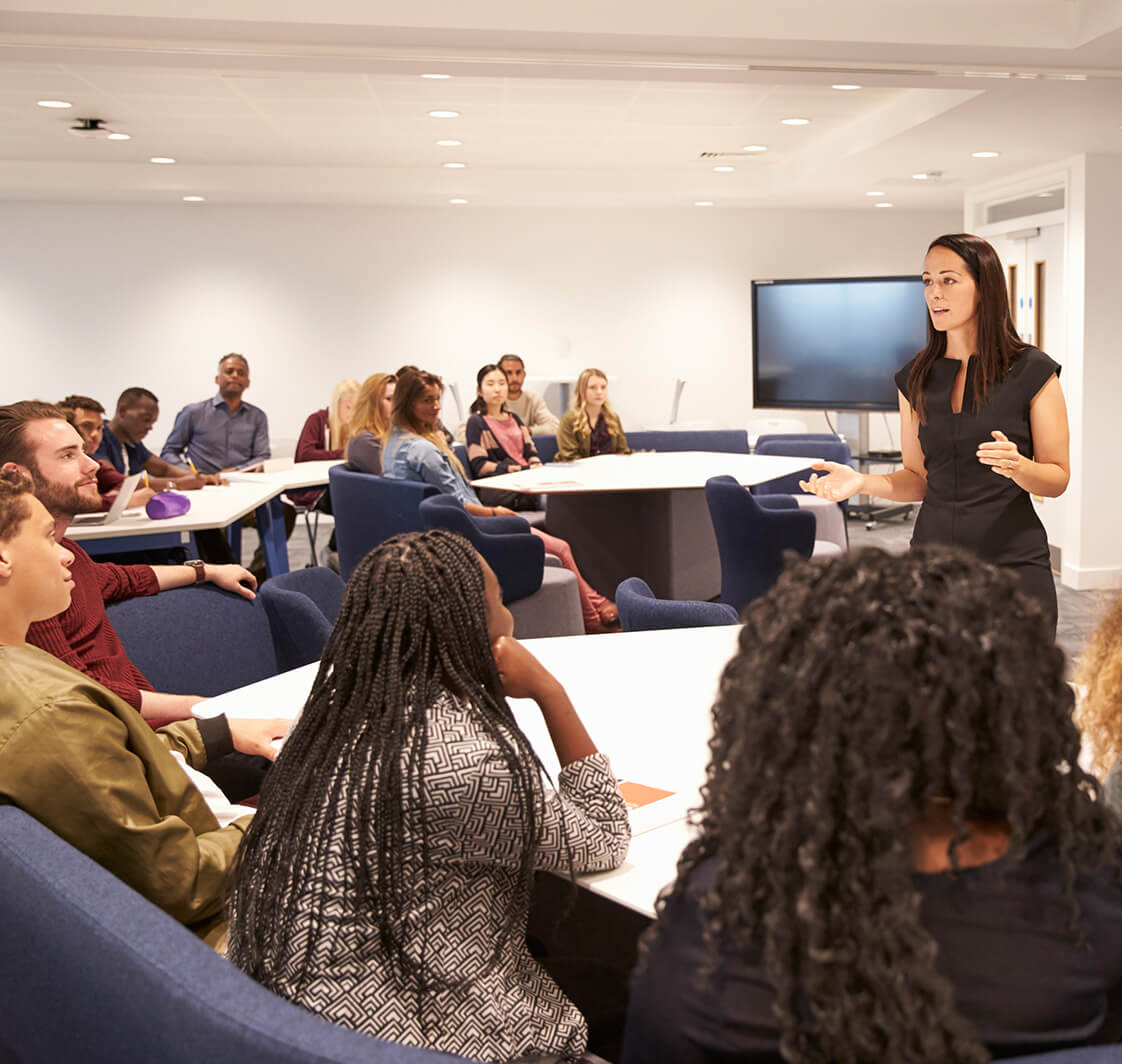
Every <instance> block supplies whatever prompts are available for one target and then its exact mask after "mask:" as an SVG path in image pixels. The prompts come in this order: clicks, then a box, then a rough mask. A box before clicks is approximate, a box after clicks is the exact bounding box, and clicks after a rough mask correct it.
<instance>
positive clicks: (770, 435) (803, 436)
mask: <svg viewBox="0 0 1122 1064" xmlns="http://www.w3.org/2000/svg"><path fill="white" fill-rule="evenodd" d="M840 439H841V437H840V436H839V435H838V434H837V433H836V432H763V433H761V434H760V435H759V436H757V437H756V446H757V447H759V446H760V444H761V443H771V442H772V441H773V440H779V441H780V442H782V441H784V440H834V441H836V440H840Z"/></svg>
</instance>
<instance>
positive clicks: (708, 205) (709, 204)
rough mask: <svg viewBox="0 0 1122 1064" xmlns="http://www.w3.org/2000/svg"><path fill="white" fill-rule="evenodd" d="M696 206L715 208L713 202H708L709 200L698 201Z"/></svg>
mask: <svg viewBox="0 0 1122 1064" xmlns="http://www.w3.org/2000/svg"><path fill="white" fill-rule="evenodd" d="M694 206H695V207H712V206H713V201H712V200H707V199H703V200H698V201H697V202H696V203H695V204H694Z"/></svg>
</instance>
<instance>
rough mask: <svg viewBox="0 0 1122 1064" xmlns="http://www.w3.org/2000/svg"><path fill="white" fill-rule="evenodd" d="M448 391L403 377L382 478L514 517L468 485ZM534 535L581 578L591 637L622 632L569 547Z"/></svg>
mask: <svg viewBox="0 0 1122 1064" xmlns="http://www.w3.org/2000/svg"><path fill="white" fill-rule="evenodd" d="M443 390H444V382H443V381H442V380H441V379H440V378H439V377H438V376H436V374H434V373H425V372H422V371H419V370H414V369H411V368H409V367H406V368H405V372H399V374H398V377H397V385H396V388H395V390H394V396H393V415H392V422H393V427H392V430H391V432H390V434H389V438H388V439H387V440H386V443H385V446H384V448H383V451H382V475H383V476H385V477H390V478H393V479H396V480H415V481H421V482H423V483H426V484H432V485H433V486H434V487H436V488H439V489H440V490H441V491H442V492H444V493H445V494H447V495H454V496H455V497H456V498H457V499H459V500H460V502H462V503H463V505H464V509H465V510H467V512H468V513H469V514H474V515H475V516H476V517H495V516H498V515H499V514H513V513H514V511H513V510H511V509H509V508H508V507H506V506H485V505H483V503H481V502H480V501H479V496H478V495H476V493H475V489H474V488H473V487H472V486H471V485H470V484H469V483H468V482H467V478H466V474H465V472H464V469H463V467H462V466H461V465H460V461H459V459H458V458H457V457H456V456H455V455H454V454H453V453H452V448H451V446H450V445H449V443H448V441H447V439H446V438H445V436H444V433H443V432H442V431H441V428H440V395H441V393H442V392H443ZM530 531H531V532H532V533H533V534H534V535H535V536H538V537H539V538H540V539H541V540H542V541H543V543H544V544H545V549H546V553H547V554H552V555H553V556H554V557H556V558H559V559H560V561H561V564H562V565H563V566H564V567H565V568H566V569H568V570H569V572H571V573H572V574H573V575H574V576H575V577H576V578H577V588H578V590H579V592H580V604H581V614H582V616H583V619H584V630H585V632H586V633H588V634H595V633H599V632H607V631H614V630H618V628H619V610H617V609H616V605H615V603H614V602H612V601H611V599H609V598H606V597H605V596H603V595H601V594H600V593H599V592H598V591H596V590H595V589H594V588H593V587H592V586H591V585H590V584H589V583H588V582H587V581H586V580H585V579H584V577H583V576H581V573H580V570H579V569H578V568H577V563H576V561H575V560H574V559H573V552H572V549H571V548H570V546H569V544H568V543H566V542H565V540H563V539H560V538H558V537H557V536H551V535H549V534H548V533H546V532H543V531H542V530H541V529H540V528H531V529H530Z"/></svg>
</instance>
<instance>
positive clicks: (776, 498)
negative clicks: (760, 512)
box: [752, 495, 799, 510]
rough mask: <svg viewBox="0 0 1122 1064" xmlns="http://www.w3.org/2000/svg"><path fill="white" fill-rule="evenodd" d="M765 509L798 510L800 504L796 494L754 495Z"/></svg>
mask: <svg viewBox="0 0 1122 1064" xmlns="http://www.w3.org/2000/svg"><path fill="white" fill-rule="evenodd" d="M752 498H753V499H755V500H756V502H758V503H759V504H760V505H761V506H762V507H763V508H764V509H765V510H797V509H798V508H799V504H798V503H797V502H796V501H795V497H794V495H753V496H752Z"/></svg>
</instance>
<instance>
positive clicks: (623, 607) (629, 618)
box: [616, 576, 740, 632]
mask: <svg viewBox="0 0 1122 1064" xmlns="http://www.w3.org/2000/svg"><path fill="white" fill-rule="evenodd" d="M616 607H617V608H618V609H619V621H620V625H621V626H622V628H623V630H624V631H625V632H653V631H658V630H660V629H663V628H708V627H712V626H715V625H721V624H736V623H737V622H738V621H739V620H740V618H739V617H738V616H737V613H736V610H734V609H733V608H732V607H731V606H726V605H725V604H724V603H723V602H677V601H674V600H672V599H659V598H655V594H654V592H653V591H652V590H651V589H650V587H649V586H648V585H647V583H646V581H644V580H641V579H640V578H639V577H637V576H631V577H628V578H627V579H626V580H624V581H623V582H622V583H621V584H620V585H619V587H617V588H616Z"/></svg>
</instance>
